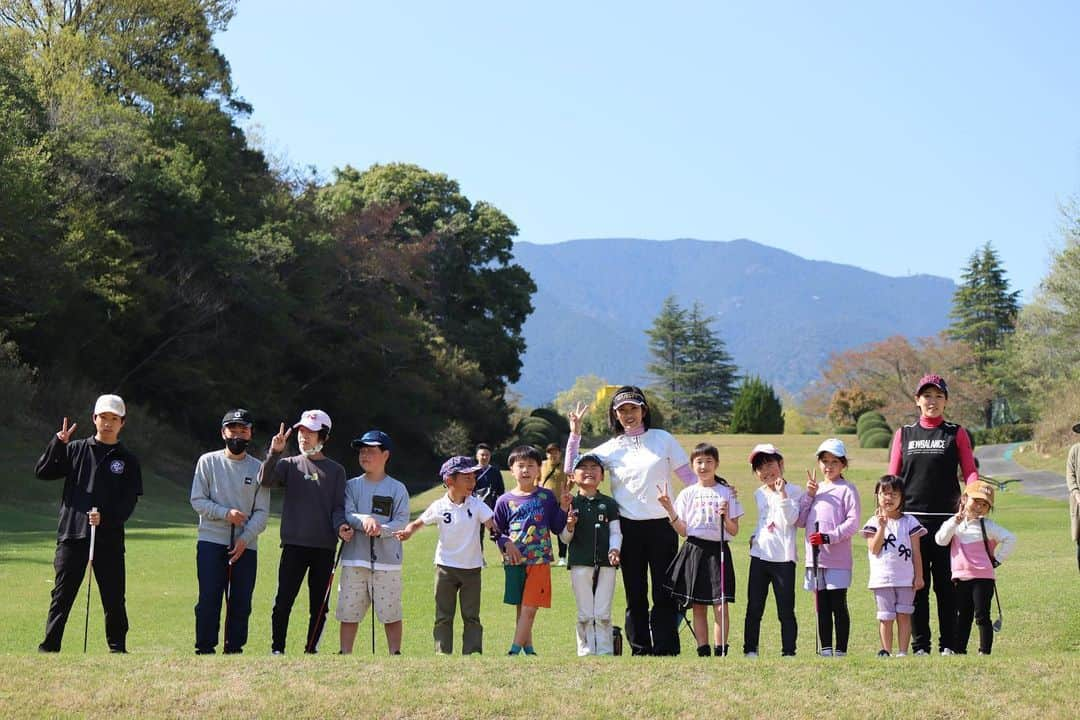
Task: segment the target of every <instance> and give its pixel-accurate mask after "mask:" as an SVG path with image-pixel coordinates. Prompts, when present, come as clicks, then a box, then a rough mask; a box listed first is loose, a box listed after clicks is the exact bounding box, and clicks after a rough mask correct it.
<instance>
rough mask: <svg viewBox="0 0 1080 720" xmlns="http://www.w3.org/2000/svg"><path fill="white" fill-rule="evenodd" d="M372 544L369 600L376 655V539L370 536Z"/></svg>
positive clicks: (372, 651)
mask: <svg viewBox="0 0 1080 720" xmlns="http://www.w3.org/2000/svg"><path fill="white" fill-rule="evenodd" d="M368 541H369V542H370V543H371V579H370V580H369V581H368V599H370V600H371V654H372V655H374V654H375V537H374V536H373V535H369V536H368Z"/></svg>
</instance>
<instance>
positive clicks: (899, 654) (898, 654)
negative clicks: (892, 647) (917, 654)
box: [896, 652, 907, 657]
mask: <svg viewBox="0 0 1080 720" xmlns="http://www.w3.org/2000/svg"><path fill="white" fill-rule="evenodd" d="M896 657H907V653H906V652H898V653H896Z"/></svg>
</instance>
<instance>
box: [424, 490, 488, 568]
mask: <svg viewBox="0 0 1080 720" xmlns="http://www.w3.org/2000/svg"><path fill="white" fill-rule="evenodd" d="M494 514H495V513H494V511H492V509H491V508H489V507H488V506H487V505H485V504H484V502H483V501H482V500H480V499H478V498H477V497H476V496H475V495H470V496H469V497H467V498H465V502H463V503H461V504H460V505H456V504H455V503H454V502H453V501H451V500H450V496H449V495H443V496H442V497H441V498H439V499H438V500H436V501H435V502H433V503H431V504H430V505H428V508H427V510H425V511H424V512H423V514H422V515H420V520H421V521H422V522H423V523H424V524H425V525H435V526H437V527H438V528H439V544H438V545H436V546H435V564H436V565H445V566H446V567H452V568H460V569H462V570H469V569H472V568H478V567H482V566H483V564H484V552H483V550H482V549H481V547H480V525H481V524H483V523H485V522H487V520H488V518H490V517H491V516H492V515H494Z"/></svg>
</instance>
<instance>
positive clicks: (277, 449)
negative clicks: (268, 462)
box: [270, 423, 292, 455]
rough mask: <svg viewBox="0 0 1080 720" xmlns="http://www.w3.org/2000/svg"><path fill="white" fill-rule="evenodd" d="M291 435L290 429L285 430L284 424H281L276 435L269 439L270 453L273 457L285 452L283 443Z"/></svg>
mask: <svg viewBox="0 0 1080 720" xmlns="http://www.w3.org/2000/svg"><path fill="white" fill-rule="evenodd" d="M290 435H292V428H289V429H288V430H286V429H285V423H281V429H280V430H278V432H277V435H275V436H274V437H272V438H270V452H272V453H274V454H275V455H277V454H280V453H283V452H285V441H286V440H288V439H289V436H290Z"/></svg>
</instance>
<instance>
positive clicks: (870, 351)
mask: <svg viewBox="0 0 1080 720" xmlns="http://www.w3.org/2000/svg"><path fill="white" fill-rule="evenodd" d="M972 365H973V358H972V351H971V347H970V346H969V345H968V344H967V343H964V342H961V341H957V340H952V339H950V338H948V337H946V336H945V335H937V336H932V337H926V338H919V339H917V340H914V341H912V340H909V339H908V338H905V337H902V336H900V335H895V336H893V337H890V338H886V339H885V340H881V341H879V342H875V343H870V344H867V345H862V346H859V347H857V348H853V349H851V350H847V351H845V352H842V353H835V354H833V355H832V356H830V357H829V360H828V362H827V364H826V365H825V368H824V370H822V376H821V378H820V379H819V380H818V381H816V382H815V383H814V385H813V386H812V387H811V389H810V391H809V392H808V394H807V399H806V401H805V403H804V410H805V412H806V413H807V414H810V415H813V416H816V417H819V418H826V417H827V418H829V420H831V421H832V422H833V423H834V424H835V425H849V424H854V421H855V419H856V417H857V415H858V414H861V413H862V412H865V411H866V410H870V409H875V407H873V406H876V409H877V410H878V411H879V412H881V413H882V414H883V415H884V416H885V417H886V418H887V419H888V421H889V424H890V425H892V426H894V427H895V426H896V425H900V424H903V423H907V422H911V420H913V419H914V418H915V417H916V415H917V411H916V409H915V402H914V394H915V385H916V383H918V381H919V378H920V377H922V375H924V374H925V373H928V372H935V373H938V374H940V375H942V376H944V377H945V379H946V380H948V382H949V409H948V412H947V417H948V418H950V419H952V420H955V421H957V422H960V423H962V424H964V425H971V426H974V427H979V426H980V425H981V424H982V421H983V412H982V411H983V408H984V407H985V403H986V401H987V399H988V398H989V397H990V396H991V395H992V392H991V390H990V389H989V388H987V387H984V386H982V385H980V384H978V383H977V382H976V381H974V380H973V379H972V378H971V377H970V368H971V367H972Z"/></svg>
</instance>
